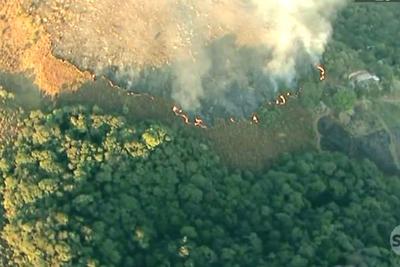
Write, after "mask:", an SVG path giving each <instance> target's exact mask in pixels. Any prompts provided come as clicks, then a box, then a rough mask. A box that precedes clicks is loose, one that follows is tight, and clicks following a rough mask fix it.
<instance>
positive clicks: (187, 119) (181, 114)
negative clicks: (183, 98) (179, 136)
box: [172, 106, 189, 124]
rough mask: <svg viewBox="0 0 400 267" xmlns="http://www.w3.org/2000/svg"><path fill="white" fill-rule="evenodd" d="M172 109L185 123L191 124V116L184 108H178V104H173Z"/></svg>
mask: <svg viewBox="0 0 400 267" xmlns="http://www.w3.org/2000/svg"><path fill="white" fill-rule="evenodd" d="M172 111H173V112H174V113H175V115H176V116H179V117H181V118H182V119H183V122H184V123H186V124H189V117H188V116H187V115H186V114H184V113H183V110H182V109H180V108H178V107H177V106H173V107H172Z"/></svg>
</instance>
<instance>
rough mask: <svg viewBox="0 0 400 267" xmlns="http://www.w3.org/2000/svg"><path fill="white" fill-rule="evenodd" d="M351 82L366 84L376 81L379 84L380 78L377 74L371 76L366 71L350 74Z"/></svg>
mask: <svg viewBox="0 0 400 267" xmlns="http://www.w3.org/2000/svg"><path fill="white" fill-rule="evenodd" d="M348 78H349V80H350V81H352V82H353V83H354V82H355V83H360V82H365V81H370V80H374V81H376V82H379V81H380V79H379V77H378V76H376V75H375V74H371V73H369V72H368V71H366V70H358V71H355V72H352V73H350V74H349V77H348Z"/></svg>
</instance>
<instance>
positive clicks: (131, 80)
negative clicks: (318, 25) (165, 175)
mask: <svg viewBox="0 0 400 267" xmlns="http://www.w3.org/2000/svg"><path fill="white" fill-rule="evenodd" d="M235 41H236V39H235V36H233V35H229V36H225V37H223V38H221V39H218V40H215V41H213V42H212V43H210V45H208V46H207V47H206V48H205V49H204V50H203V53H204V57H203V58H204V59H206V60H207V62H193V61H187V62H175V63H172V64H171V65H165V66H164V67H149V68H145V69H137V68H133V67H123V68H120V67H118V66H112V67H109V68H106V69H103V70H102V72H101V73H102V74H103V75H105V76H107V77H108V78H109V79H111V80H112V81H113V82H114V83H115V84H117V85H119V86H120V87H122V88H126V90H128V91H133V92H136V93H147V94H150V95H154V96H159V97H163V98H167V99H172V100H174V101H175V103H176V105H178V106H180V107H183V108H184V111H186V112H188V113H189V114H191V115H200V116H201V117H203V118H207V120H208V121H211V120H214V119H215V118H218V117H222V118H229V117H235V118H248V117H250V116H251V113H252V112H254V111H255V110H256V109H257V108H259V107H260V105H265V104H266V103H267V102H269V101H272V100H273V99H275V98H276V95H277V93H278V91H284V92H293V91H296V90H298V86H299V85H298V81H299V79H301V77H306V76H307V75H312V74H315V69H314V68H313V66H312V64H311V58H310V57H309V56H308V55H307V53H306V52H305V51H304V52H303V53H302V54H300V53H299V54H298V55H297V57H298V58H297V59H296V61H298V62H299V63H298V64H297V66H296V69H295V73H296V75H295V76H294V77H292V78H291V79H290V81H288V80H286V79H285V78H280V77H277V76H275V75H271V74H269V73H268V72H265V60H268V59H270V58H271V57H272V56H273V55H272V52H271V50H269V49H268V48H266V47H265V46H258V47H238V46H237V45H236V44H235ZM300 62H301V63H300ZM177 68H179V69H180V72H179V75H178V74H177V73H176V70H177ZM182 77H183V78H182ZM185 103H186V105H185Z"/></svg>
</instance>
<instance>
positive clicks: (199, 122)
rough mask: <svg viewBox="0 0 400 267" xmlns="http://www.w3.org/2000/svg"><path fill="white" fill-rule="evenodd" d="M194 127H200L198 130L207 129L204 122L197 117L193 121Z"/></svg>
mask: <svg viewBox="0 0 400 267" xmlns="http://www.w3.org/2000/svg"><path fill="white" fill-rule="evenodd" d="M194 126H196V127H200V128H203V129H205V128H207V126H206V125H204V121H203V120H202V119H201V118H199V117H196V118H195V119H194Z"/></svg>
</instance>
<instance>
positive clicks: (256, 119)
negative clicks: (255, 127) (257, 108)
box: [251, 113, 260, 124]
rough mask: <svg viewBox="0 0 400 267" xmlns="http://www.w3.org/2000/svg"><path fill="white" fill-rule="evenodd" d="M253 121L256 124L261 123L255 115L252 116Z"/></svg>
mask: <svg viewBox="0 0 400 267" xmlns="http://www.w3.org/2000/svg"><path fill="white" fill-rule="evenodd" d="M251 120H252V121H253V122H254V123H255V124H258V123H259V122H260V120H259V119H258V116H257V114H255V113H253V115H252V116H251Z"/></svg>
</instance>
